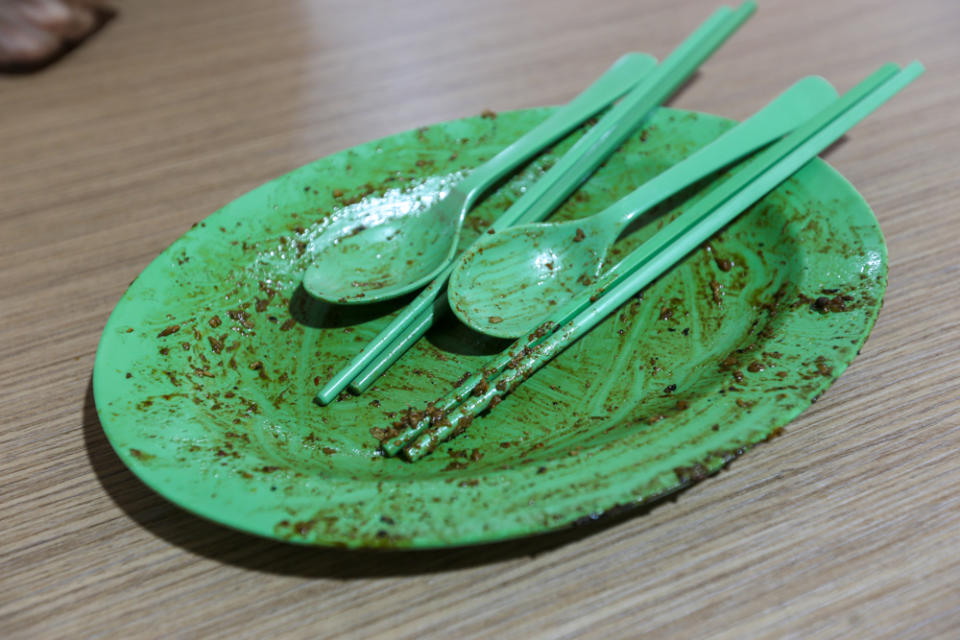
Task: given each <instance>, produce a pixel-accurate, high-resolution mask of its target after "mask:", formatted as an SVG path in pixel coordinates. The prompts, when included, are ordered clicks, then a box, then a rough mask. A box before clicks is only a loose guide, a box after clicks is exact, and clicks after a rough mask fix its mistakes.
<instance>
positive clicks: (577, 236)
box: [573, 227, 587, 242]
mask: <svg viewBox="0 0 960 640" xmlns="http://www.w3.org/2000/svg"><path fill="white" fill-rule="evenodd" d="M586 237H587V234H585V233H584V232H583V229H581V228H580V227H577V233H576V234H575V235H574V236H573V241H574V242H583V239H584V238H586Z"/></svg>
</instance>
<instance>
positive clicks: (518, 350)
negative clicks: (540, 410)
mask: <svg viewBox="0 0 960 640" xmlns="http://www.w3.org/2000/svg"><path fill="white" fill-rule="evenodd" d="M922 73H923V66H922V65H921V64H920V63H919V62H913V63H911V64H910V65H908V66H907V67H906V68H904V69H903V70H902V71H899V72H898V68H897V66H896V65H893V64H887V65H884V66H883V67H881V68H880V69H879V70H878V71H877V72H875V73H874V74H872V75H871V76H870V77H868V78H867V79H866V80H864V81H863V82H861V83H860V84H858V85H857V86H856V87H854V88H853V89H851V90H850V91H849V92H847V93H846V94H845V95H844V96H843V97H842V98H840V99H839V100H838V101H837V102H836V103H834V104H833V105H832V106H830V107H828V108H827V109H825V110H824V111H823V112H821V113H820V114H818V115H817V116H815V117H814V118H813V119H811V121H810V122H808V123H807V124H805V125H804V126H802V127H800V128H798V129H797V130H796V131H794V132H793V133H792V134H790V135H788V136H786V137H785V138H784V139H783V140H781V141H780V142H778V143H777V144H775V145H773V146H771V147H770V148H768V149H767V150H766V151H764V152H762V153H760V154H759V155H758V156H757V157H756V158H754V159H753V160H752V161H750V162H749V163H747V164H746V165H745V166H744V167H743V168H742V169H740V170H739V171H737V172H736V173H735V174H734V175H733V176H732V177H731V178H730V179H728V180H727V181H726V182H725V183H724V184H723V185H721V186H720V187H718V188H717V189H715V190H714V191H712V192H711V193H710V194H708V195H707V196H706V197H704V198H703V199H702V200H701V201H700V202H698V203H697V204H696V205H694V206H693V207H691V209H689V210H688V211H687V212H685V213H684V214H682V215H681V216H680V217H678V218H677V219H676V220H675V221H673V222H672V223H670V224H669V225H667V226H666V227H664V228H663V229H662V230H661V231H660V232H658V233H657V234H656V235H655V236H654V237H653V238H651V239H650V240H649V241H648V242H646V243H644V244H643V245H642V246H641V247H640V248H638V249H637V250H635V251H634V252H632V253H631V254H630V255H629V256H628V257H627V258H626V259H624V260H623V261H621V262H620V263H618V264H617V265H615V266H614V267H613V268H612V269H611V270H610V271H609V272H608V273H607V274H606V275H605V276H604V277H603V278H601V281H600V282H599V283H598V286H597V287H595V288H592V289H590V290H589V291H588V292H585V293H584V294H582V295H580V296H578V297H577V298H576V299H574V300H572V301H571V302H570V303H568V304H567V305H565V306H564V308H563V309H561V310H560V311H559V312H557V313H556V314H553V315H552V316H551V318H550V319H549V320H548V322H547V323H545V324H544V325H541V326H543V327H544V330H543V331H532V332H531V336H528V338H527V339H521V340H518V341H517V342H515V343H514V344H513V345H512V346H511V348H510V349H508V350H507V351H505V352H504V353H503V354H501V355H500V356H498V357H497V358H494V359H493V360H492V361H490V362H489V363H488V364H487V366H486V367H484V368H483V369H482V370H481V373H478V374H475V375H474V376H473V377H471V378H470V379H468V380H467V381H465V382H464V383H463V384H462V385H461V386H460V387H459V390H458V391H456V392H454V393H451V394H448V396H445V397H444V398H442V399H441V400H439V401H437V402H436V403H434V406H435V407H436V408H437V409H439V410H440V412H442V414H443V415H444V419H442V420H440V421H439V424H431V423H430V420H427V419H421V420H419V421H418V423H417V424H416V425H415V426H414V428H411V429H408V430H407V431H406V432H405V433H401V434H399V435H397V436H395V437H394V438H392V439H391V440H389V441H387V442H385V443H384V445H383V447H384V451H385V452H386V453H388V454H391V455H392V454H395V453H396V452H397V451H398V450H399V449H400V448H401V447H404V454H405V456H406V457H407V458H408V459H410V460H411V461H413V460H417V459H419V458H421V457H422V456H424V455H426V454H427V453H429V452H430V451H432V450H433V449H434V448H435V447H436V446H437V445H438V444H440V443H441V442H443V441H444V440H446V439H448V438H449V437H451V436H452V435H454V434H455V433H456V432H457V431H458V430H460V429H463V428H465V427H466V426H467V425H468V424H469V422H470V421H471V420H472V419H473V418H474V417H475V416H476V415H477V414H478V413H479V412H481V411H483V410H484V409H486V408H487V407H489V406H490V405H491V403H492V402H493V401H494V400H495V398H502V397H503V396H504V395H506V394H507V393H509V392H510V391H512V390H513V389H514V388H515V387H516V386H517V385H519V384H520V383H522V381H523V380H524V379H526V378H527V377H528V376H529V375H530V374H532V373H533V372H534V371H535V370H537V369H538V368H540V367H541V366H543V365H544V364H546V363H547V362H549V361H550V360H551V359H552V358H553V357H554V356H556V355H557V354H558V353H559V352H560V351H562V350H563V349H564V348H565V347H566V346H567V345H569V344H570V343H572V342H573V341H575V340H576V339H578V338H579V337H580V336H582V335H583V334H584V333H586V332H587V331H589V330H590V329H592V328H593V327H594V326H595V325H596V324H597V323H598V322H600V321H601V320H602V319H603V318H604V317H606V316H607V315H608V314H609V313H611V312H612V311H613V310H615V309H616V308H618V307H619V306H620V305H621V304H623V303H624V302H625V301H626V300H628V299H629V298H630V297H631V296H633V295H635V294H636V293H637V291H639V290H640V289H641V288H643V287H644V286H646V285H647V284H649V283H650V282H651V281H652V280H654V279H655V278H656V277H658V276H659V275H660V274H661V273H663V272H664V271H666V270H667V269H669V268H670V267H671V266H672V265H673V264H675V263H676V262H677V261H678V260H680V259H681V258H683V257H684V256H685V255H686V254H687V253H689V252H690V251H691V250H692V249H694V248H695V247H697V246H699V245H700V244H701V243H702V242H704V241H705V240H707V239H708V238H709V237H710V236H711V235H713V234H714V233H716V232H717V231H718V230H720V229H721V228H722V227H723V226H724V225H725V224H727V223H728V222H730V221H731V220H733V219H734V218H735V217H736V216H737V215H739V214H740V213H741V212H742V211H743V210H744V209H746V208H747V207H749V206H750V205H752V204H754V203H755V202H756V201H757V200H759V199H760V198H762V197H763V196H764V195H766V194H767V193H769V192H770V191H771V190H772V189H774V188H775V187H776V186H777V185H778V184H780V183H781V182H783V181H784V180H786V179H787V178H788V177H790V176H791V175H793V173H795V172H796V171H797V170H799V169H800V168H801V167H803V165H805V164H806V163H807V162H809V161H810V160H811V159H813V158H814V157H816V156H817V154H819V153H820V152H821V151H822V150H823V149H825V148H826V147H828V146H829V145H830V144H832V143H833V142H834V141H835V140H836V139H837V138H839V137H840V136H842V135H843V134H844V133H845V132H846V131H847V130H849V129H850V128H851V127H853V126H854V125H855V124H856V123H858V122H859V121H860V120H862V119H863V118H865V117H866V116H867V115H869V114H870V113H871V112H872V111H874V110H875V109H876V108H877V107H879V106H880V105H881V104H883V103H884V102H886V101H887V100H889V99H890V98H891V97H892V96H893V95H895V94H896V93H897V92H899V91H900V90H901V89H903V88H904V87H905V86H906V85H908V84H909V83H910V82H912V81H913V80H915V79H916V78H917V77H918V76H919V75H920V74H922ZM591 298H593V300H595V302H594V301H591ZM541 333H543V334H544V335H540V334H541ZM531 337H532V339H531ZM482 381H485V383H486V384H485V386H484V387H483V390H482V392H480V393H478V394H477V395H476V396H474V395H472V392H473V390H474V389H476V388H477V385H478V384H480V383H481V382H482ZM435 413H436V412H435ZM413 438H416V440H415V441H413V443H412V444H409V443H410V442H411V440H413ZM397 445H400V446H397Z"/></svg>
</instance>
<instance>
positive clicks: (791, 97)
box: [595, 76, 837, 229]
mask: <svg viewBox="0 0 960 640" xmlns="http://www.w3.org/2000/svg"><path fill="white" fill-rule="evenodd" d="M836 98H837V92H836V91H835V90H834V88H833V87H832V86H831V85H830V83H829V82H827V81H826V80H824V79H823V78H821V77H819V76H807V77H805V78H802V79H801V80H799V81H797V82H795V83H794V84H793V85H792V86H791V87H790V88H789V89H787V90H786V91H784V92H783V93H781V94H780V95H779V96H777V97H776V98H774V99H773V100H772V101H771V102H770V103H769V104H767V106H765V107H764V108H763V109H761V110H760V111H758V112H756V113H755V114H753V115H752V116H750V117H749V118H747V119H746V120H744V121H743V122H741V123H740V124H738V125H737V126H735V127H733V128H732V129H729V130H727V131H726V132H725V133H724V134H723V135H721V136H720V137H719V138H717V139H716V140H714V141H713V142H711V143H710V144H708V145H706V146H705V147H702V148H700V149H699V150H698V151H696V152H695V153H694V154H693V155H691V156H690V157H688V158H686V159H684V160H683V161H682V162H678V163H677V164H675V165H673V166H672V167H670V168H669V169H667V170H666V171H664V172H662V173H660V174H659V175H657V176H656V177H655V178H652V179H651V180H648V181H647V182H645V183H644V184H643V185H641V186H640V187H638V188H637V189H636V190H634V192H633V193H631V194H630V195H628V196H626V197H625V198H622V199H620V200H619V201H617V202H616V203H615V204H613V205H611V206H609V207H607V208H606V209H605V210H603V211H601V212H600V213H598V214H596V217H595V220H596V222H597V223H599V224H601V225H604V226H610V227H614V226H616V227H617V228H620V229H622V228H624V227H626V226H627V225H629V224H630V222H631V221H632V220H634V219H635V218H636V217H637V216H639V215H640V214H642V213H644V212H645V211H647V210H649V209H650V208H651V207H653V206H655V205H657V204H659V203H660V202H662V201H663V200H665V199H667V198H668V197H670V196H672V195H674V194H676V193H678V192H679V191H681V190H682V189H684V188H686V187H688V186H690V185H692V184H694V183H695V182H697V181H698V180H700V179H702V178H705V177H707V176H709V175H710V174H712V173H714V172H715V171H718V170H720V169H722V168H723V167H725V166H727V165H729V164H731V163H732V162H735V161H736V160H739V159H740V158H742V157H744V156H746V155H747V154H749V153H752V152H753V151H756V150H757V149H759V148H761V147H763V146H766V145H767V144H769V143H771V142H773V141H774V140H776V139H777V138H779V137H781V136H783V135H784V134H786V133H788V132H789V131H790V130H791V129H793V128H794V127H796V126H797V125H798V124H800V123H802V122H804V121H805V120H807V119H809V118H812V117H813V116H814V115H816V114H817V113H818V112H819V111H820V110H821V109H823V108H824V107H825V106H826V105H828V104H830V103H831V102H832V101H833V100H836Z"/></svg>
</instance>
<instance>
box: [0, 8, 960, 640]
mask: <svg viewBox="0 0 960 640" xmlns="http://www.w3.org/2000/svg"><path fill="white" fill-rule="evenodd" d="M761 5H762V6H761V7H760V10H759V12H758V13H757V15H756V16H755V17H754V18H753V19H752V20H751V21H750V22H749V23H748V24H747V25H746V26H745V27H744V28H743V29H742V30H741V32H740V33H738V34H737V35H735V36H734V37H733V39H732V40H731V41H730V42H729V43H728V44H727V45H726V46H724V47H723V48H722V49H720V51H719V52H718V53H717V54H716V55H715V56H714V57H713V58H712V59H711V60H709V61H708V62H707V63H706V64H705V65H704V67H703V69H702V72H701V73H700V75H699V76H698V77H697V78H696V79H695V80H694V81H693V82H692V83H691V84H689V85H688V86H687V87H686V88H685V89H684V90H683V91H682V92H680V93H679V94H678V95H677V96H676V97H675V98H674V99H673V101H672V103H671V104H672V105H673V106H676V107H681V108H689V109H697V110H705V111H711V112H714V113H719V114H721V115H725V116H730V117H735V118H742V117H745V116H746V115H748V114H749V113H751V112H752V111H753V110H754V109H755V108H756V107H757V106H758V105H759V104H761V103H762V102H763V101H765V100H766V99H768V98H769V97H771V96H773V95H774V94H775V93H777V92H778V91H780V90H781V89H782V88H784V87H786V86H787V85H788V84H789V83H790V82H792V81H793V80H795V79H797V78H799V77H800V76H802V75H804V74H810V73H817V74H822V75H824V76H826V77H827V78H828V79H829V80H831V81H832V82H833V83H834V84H835V85H836V86H837V87H838V88H839V89H841V90H843V89H846V88H848V87H850V86H852V85H853V84H854V83H855V82H856V81H858V80H859V79H861V78H862V77H863V76H865V75H866V74H867V73H868V72H870V71H872V70H873V69H874V68H875V67H876V66H878V65H879V64H880V63H882V62H885V61H888V60H892V61H896V62H900V63H906V62H909V61H910V60H912V59H914V58H918V59H920V60H922V61H923V62H924V63H925V64H926V65H927V67H928V73H927V74H926V75H925V76H924V77H923V78H921V80H920V81H919V82H917V83H916V84H915V85H913V86H911V87H910V88H909V89H908V90H907V91H905V92H904V93H903V94H901V95H899V96H897V97H896V98H895V99H894V100H893V101H891V102H890V103H889V104H888V105H886V106H884V107H883V108H882V109H881V110H880V111H878V112H877V113H875V114H874V115H873V116H871V117H870V118H869V119H868V120H867V121H865V122H864V123H863V124H861V125H859V126H858V127H857V128H856V129H855V130H853V132H852V133H851V134H850V135H849V137H848V139H847V140H846V141H845V142H843V143H841V144H839V145H836V146H834V147H833V148H832V149H831V150H829V152H828V153H827V156H826V157H827V158H828V160H829V161H830V162H831V163H832V164H834V166H836V167H837V168H838V169H839V170H840V171H841V172H842V173H844V174H845V175H846V176H847V177H848V178H849V179H850V180H851V181H852V182H853V184H854V185H855V186H856V187H857V188H858V189H859V190H860V191H861V192H862V193H863V194H864V196H865V197H866V199H867V200H868V201H869V202H870V204H871V205H872V207H873V208H874V210H875V212H876V215H877V217H878V218H879V220H880V224H881V226H882V228H883V230H884V233H885V235H886V238H887V242H888V245H889V254H890V284H889V289H888V291H887V296H886V304H885V306H884V308H883V311H882V312H881V315H880V319H879V322H878V323H877V325H876V328H875V329H874V331H873V334H872V336H871V338H870V339H869V341H868V342H867V344H866V346H865V348H864V349H863V352H862V354H861V355H860V356H859V357H858V358H857V360H856V361H855V362H854V363H853V365H852V366H851V367H850V368H849V370H848V371H847V372H846V373H845V374H844V375H843V376H842V377H841V378H840V379H839V380H838V381H837V382H836V383H835V384H834V385H833V386H832V387H831V388H830V390H829V391H828V392H827V393H826V394H825V395H824V396H823V397H822V398H821V399H820V400H819V402H817V403H816V404H815V405H813V406H812V407H810V409H808V410H807V411H806V412H805V413H804V414H803V415H801V416H800V417H799V418H798V419H797V420H795V421H794V422H792V423H791V424H790V425H789V427H788V428H787V431H786V435H785V436H783V437H780V438H777V439H776V440H774V441H772V442H770V443H768V444H764V445H762V446H759V447H757V448H756V449H754V450H752V451H750V452H748V453H747V454H746V455H745V456H743V457H742V458H740V459H738V460H737V461H736V462H735V463H734V464H733V465H732V466H730V467H729V468H727V469H726V470H724V471H723V472H721V473H720V474H718V475H717V476H715V477H712V478H710V479H708V480H706V481H704V482H702V483H700V484H698V485H696V486H694V487H693V488H691V489H689V490H687V491H685V492H683V493H682V494H680V495H679V496H677V497H675V498H674V499H672V500H668V501H664V502H662V503H659V504H656V505H654V506H653V507H651V508H648V509H645V510H643V511H642V512H640V513H634V514H631V515H630V516H628V517H624V518H620V519H618V520H616V521H614V522H609V523H606V524H605V525H603V526H600V527H593V528H586V529H576V530H573V531H569V532H563V533H560V534H556V535H550V536H546V537H543V538H536V539H532V540H520V541H514V542H507V543H502V544H496V545H492V546H487V547H480V548H471V549H451V550H442V551H431V552H416V553H409V554H400V555H396V556H384V555H382V554H376V553H357V552H344V551H337V550H331V549H311V548H300V547H294V546H289V545H284V544H281V543H274V542H271V541H265V540H260V539H255V538H252V537H249V536H246V535H243V534H240V533H236V532H233V531H231V530H228V529H225V528H222V527H220V526H219V525H216V524H212V523H209V522H206V521H203V520H201V519H198V518H196V517H194V516H192V515H189V514H187V513H186V512H184V511H182V510H180V509H179V508H177V507H175V506H173V505H171V504H169V503H167V502H166V501H165V500H164V499H162V498H160V497H159V496H157V495H155V494H154V493H153V492H151V491H150V490H149V489H147V488H146V487H145V486H143V485H142V484H140V482H139V481H138V480H137V479H136V478H135V477H134V476H133V475H132V474H131V473H130V472H129V471H127V470H126V468H125V467H124V466H123V465H122V464H121V463H120V462H119V460H118V458H117V457H116V456H115V454H114V453H113V451H112V450H111V448H110V447H109V445H108V443H107V441H106V439H105V437H104V435H103V432H102V430H101V427H100V424H99V423H98V421H97V417H96V413H95V409H94V401H93V397H92V392H91V386H90V373H91V367H92V365H93V360H94V354H95V350H96V346H97V340H98V338H99V335H100V332H101V330H102V328H103V325H104V322H105V321H106V319H107V316H108V314H109V313H110V310H111V309H112V307H113V306H114V304H116V302H117V300H118V299H119V297H120V295H121V294H122V292H123V291H124V289H125V288H126V286H127V285H128V284H129V282H130V281H131V280H132V279H133V278H134V277H135V276H136V275H137V273H139V272H140V271H141V270H142V269H143V268H144V267H145V266H146V265H147V264H148V263H149V262H150V260H151V259H152V258H153V257H154V256H156V255H157V254H158V253H159V252H160V251H161V250H162V249H163V248H164V247H166V246H167V245H168V244H170V243H171V242H172V241H173V240H175V239H176V238H177V237H178V236H179V235H180V234H182V233H183V232H184V231H185V230H186V229H187V228H189V226H190V225H191V224H192V223H193V222H195V221H197V220H199V219H200V218H202V217H204V216H205V215H207V214H208V213H210V212H212V211H214V210H215V209H217V208H219V207H220V206H221V205H223V204H224V203H226V202H228V201H230V200H232V199H234V198H236V197H237V196H239V195H240V194H242V193H244V192H245V191H247V190H249V189H251V188H253V187H255V186H257V185H258V184H260V183H262V182H264V181H266V180H268V179H270V178H272V177H274V176H277V175H279V174H281V173H284V172H286V171H288V170H290V169H293V168H295V167H297V166H300V165H302V164H305V163H307V162H309V161H311V160H313V159H315V158H318V157H322V156H324V155H327V154H329V153H332V152H334V151H337V150H340V149H343V148H346V147H349V146H351V145H354V144H358V143H360V142H363V141H366V140H369V139H373V138H377V137H381V136H384V135H388V134H391V133H396V132H399V131H402V130H406V129H409V128H412V127H415V126H419V125H423V124H428V123H432V122H435V121H439V120H446V119H451V118H457V117H462V116H467V115H473V114H476V113H479V112H480V111H481V110H483V109H494V110H506V109H514V108H522V107H530V106H536V105H542V104H556V103H561V102H564V101H565V100H567V99H569V98H570V97H572V96H573V95H574V94H575V93H576V92H577V91H578V90H579V89H580V88H582V87H584V86H586V85H587V84H588V83H589V82H590V80H591V79H592V78H593V77H595V76H596V75H597V74H599V73H600V72H601V71H602V70H603V69H604V68H605V67H606V66H607V65H608V64H609V63H610V62H611V61H612V60H614V59H615V58H616V57H617V56H618V55H619V54H621V53H622V52H625V51H628V50H633V49H640V50H644V51H648V52H650V53H652V54H654V55H657V56H658V57H662V56H664V55H666V54H667V53H668V52H669V51H670V49H671V48H672V46H673V45H674V44H675V43H677V42H678V41H679V40H680V39H681V38H682V37H684V36H685V35H686V34H687V33H688V32H689V31H690V29H692V28H693V27H694V26H695V25H696V24H697V23H698V22H699V21H700V20H701V19H702V18H703V17H705V16H706V15H708V13H709V12H710V11H712V10H713V9H714V8H716V4H715V2H712V1H708V0H702V1H701V0H698V1H696V2H684V3H677V2H671V1H668V0H651V1H649V2H645V3H644V2H636V1H635V0H622V1H621V0H617V1H610V2H587V1H583V0H550V1H547V0H543V1H536V2H508V1H505V0H498V1H495V2H485V3H481V2H473V3H458V2H449V1H441V0H435V1H429V2H413V1H410V2H396V3H387V2H380V3H360V2H347V1H346V0H342V1H340V2H335V1H328V2H307V1H303V2H280V3H267V2H261V1H259V0H233V1H230V2H228V1H226V0H221V1H213V0H208V1H206V2H191V1H188V0H175V1H174V0H171V1H168V2H163V3H155V2H149V1H148V0H128V1H124V2H122V3H121V4H119V6H118V8H119V10H120V14H119V17H118V18H117V19H116V20H114V21H113V22H112V23H111V24H109V25H108V26H107V27H106V28H105V29H104V30H103V31H102V32H101V33H99V34H98V35H97V36H96V37H94V38H93V39H92V40H90V41H89V42H87V43H86V44H84V45H83V46H82V47H80V48H79V49H77V50H75V51H74V52H72V53H71V54H70V55H68V56H67V57H66V58H64V59H63V60H61V61H60V62H59V63H57V64H56V65H55V66H53V67H51V68H49V69H47V70H46V71H44V72H42V73H39V74H36V75H25V76H9V77H0V159H2V167H3V172H2V176H0V296H2V306H0V363H2V364H0V382H2V384H0V412H2V413H0V417H2V420H0V430H2V431H0V433H2V445H0V451H2V456H0V473H2V482H3V484H2V486H3V489H2V500H0V522H2V523H3V524H2V533H0V558H2V566H0V634H2V635H3V636H5V637H17V638H31V639H32V638H39V637H69V638H81V637H93V636H96V637H111V636H112V637H134V636H136V637H150V636H164V637H168V636H171V635H172V636H177V637H215V636H226V635H237V634H239V635H240V636H241V637H273V636H298V637H325V638H326V637H384V638H424V637H456V638H461V637H463V638H474V637H476V638H531V637H543V638H575V637H576V638H579V637H597V638H619V637H640V636H649V637H678V638H693V637H710V636H716V637H731V638H756V637H772V638H782V637H835V636H841V635H846V636H847V637H881V636H898V637H905V638H924V637H935V636H940V637H954V638H955V637H958V635H957V634H960V455H958V450H960V382H958V380H960V351H958V344H960V302H958V298H960V261H958V259H957V251H958V249H960V244H958V240H960V218H958V215H960V214H958V205H957V203H958V202H960V169H958V167H960V158H958V150H960V106H958V105H960V82H958V80H960V37H958V32H960V3H957V2H956V1H955V0H912V1H910V2H903V1H895V0H882V1H877V0H845V1H844V2H837V1H827V0H822V1H821V0H816V1H811V2H805V3H797V2H789V1H787V0H768V1H764V2H761Z"/></svg>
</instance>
